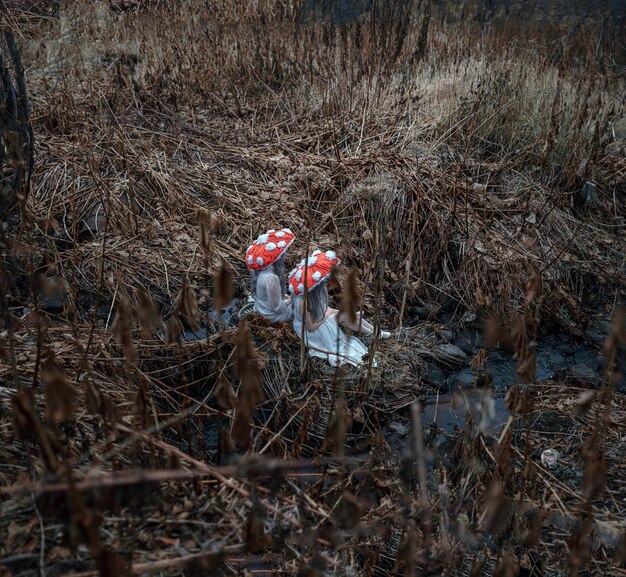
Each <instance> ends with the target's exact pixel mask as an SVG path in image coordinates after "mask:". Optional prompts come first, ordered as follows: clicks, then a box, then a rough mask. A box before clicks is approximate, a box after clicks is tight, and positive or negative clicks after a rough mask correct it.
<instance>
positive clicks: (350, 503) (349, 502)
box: [335, 491, 364, 529]
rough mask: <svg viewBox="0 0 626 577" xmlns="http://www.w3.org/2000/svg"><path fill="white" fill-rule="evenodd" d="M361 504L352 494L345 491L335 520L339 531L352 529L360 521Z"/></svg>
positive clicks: (361, 513) (362, 510)
mask: <svg viewBox="0 0 626 577" xmlns="http://www.w3.org/2000/svg"><path fill="white" fill-rule="evenodd" d="M363 513H364V507H363V504H362V503H361V502H360V501H359V499H358V498H357V497H355V496H354V495H353V494H352V493H350V492H348V491H345V492H344V494H343V496H342V497H341V501H340V503H339V506H338V509H337V513H336V516H335V519H336V521H337V524H338V525H339V527H340V528H341V529H352V527H354V526H356V525H357V524H358V522H359V521H360V520H361V517H362V516H363Z"/></svg>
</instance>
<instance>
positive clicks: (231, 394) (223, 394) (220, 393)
mask: <svg viewBox="0 0 626 577" xmlns="http://www.w3.org/2000/svg"><path fill="white" fill-rule="evenodd" d="M214 394H215V398H216V399H217V404H218V406H219V407H220V409H222V410H223V411H228V410H230V409H234V408H235V407H236V405H237V396H236V395H235V391H234V390H233V388H232V386H231V384H230V383H229V382H228V379H227V378H226V377H225V376H224V375H222V376H221V377H220V379H219V381H218V383H217V385H216V387H215V393H214Z"/></svg>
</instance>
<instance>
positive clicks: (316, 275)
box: [313, 270, 322, 282]
mask: <svg viewBox="0 0 626 577" xmlns="http://www.w3.org/2000/svg"><path fill="white" fill-rule="evenodd" d="M321 278H322V273H321V272H320V271H318V270H316V271H315V272H314V273H313V280H314V281H316V282H317V281H318V280H320V279H321Z"/></svg>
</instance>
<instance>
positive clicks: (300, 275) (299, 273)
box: [296, 270, 302, 280]
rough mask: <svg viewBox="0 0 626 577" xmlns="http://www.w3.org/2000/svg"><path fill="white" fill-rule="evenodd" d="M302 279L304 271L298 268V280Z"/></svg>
mask: <svg viewBox="0 0 626 577" xmlns="http://www.w3.org/2000/svg"><path fill="white" fill-rule="evenodd" d="M300 279H302V271H301V270H298V272H296V280H300Z"/></svg>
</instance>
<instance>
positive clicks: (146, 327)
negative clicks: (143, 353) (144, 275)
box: [135, 288, 161, 339]
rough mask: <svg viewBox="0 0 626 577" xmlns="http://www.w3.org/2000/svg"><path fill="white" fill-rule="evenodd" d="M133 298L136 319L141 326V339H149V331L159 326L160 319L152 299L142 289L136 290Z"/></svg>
mask: <svg viewBox="0 0 626 577" xmlns="http://www.w3.org/2000/svg"><path fill="white" fill-rule="evenodd" d="M135 297H136V298H137V317H138V318H139V325H140V326H141V337H142V338H144V339H149V338H150V336H151V330H152V329H154V328H156V327H158V326H159V325H160V324H161V318H160V317H159V313H157V310H156V308H155V306H154V303H153V302H152V298H151V297H150V295H149V294H148V293H147V292H146V291H145V290H144V289H142V288H138V289H136V291H135Z"/></svg>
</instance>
